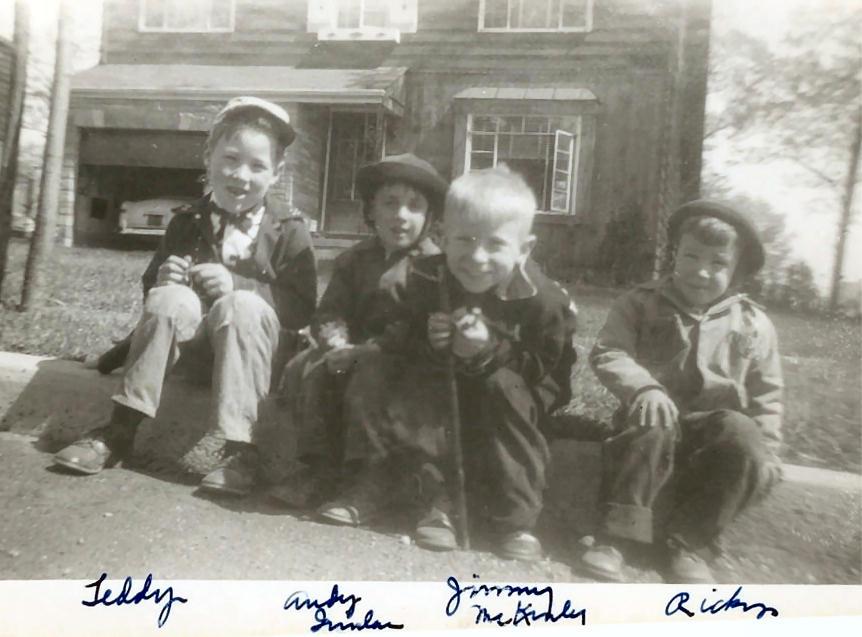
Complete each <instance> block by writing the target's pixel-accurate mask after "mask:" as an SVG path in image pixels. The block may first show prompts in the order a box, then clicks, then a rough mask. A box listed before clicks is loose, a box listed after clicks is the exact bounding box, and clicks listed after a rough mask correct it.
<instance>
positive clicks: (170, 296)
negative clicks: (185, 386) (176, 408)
mask: <svg viewBox="0 0 862 637" xmlns="http://www.w3.org/2000/svg"><path fill="white" fill-rule="evenodd" d="M278 342H279V322H278V317H277V316H276V313H275V310H273V309H272V307H271V306H270V305H269V304H268V303H267V302H266V301H264V300H263V299H262V298H261V297H259V296H258V295H256V294H254V293H253V292H249V291H245V290H237V291H234V292H230V293H228V294H225V295H224V296H222V297H221V298H219V299H218V300H217V301H215V302H214V303H213V304H212V307H209V308H207V306H206V304H205V303H204V302H203V301H202V300H201V299H200V298H199V297H198V295H197V294H196V293H195V292H194V291H193V290H192V289H191V288H189V287H187V286H184V285H165V286H160V287H155V288H153V289H152V290H150V293H149V295H148V296H147V299H146V301H145V303H144V311H143V314H142V316H141V319H140V321H139V322H138V325H137V327H136V328H135V332H134V336H133V337H132V343H131V346H130V348H129V354H128V356H127V358H126V365H125V369H124V371H123V377H122V380H121V382H120V387H119V390H118V391H117V393H116V394H115V395H114V396H113V400H114V402H116V403H118V404H120V405H125V406H126V407H130V408H131V409H134V410H136V411H139V412H141V413H143V414H145V415H146V416H149V417H151V418H152V417H155V415H156V411H157V410H158V407H159V403H160V401H161V394H162V385H163V384H164V381H165V377H166V376H167V375H168V374H169V373H170V371H171V369H172V368H173V367H174V365H175V364H176V363H177V361H178V360H179V358H180V355H181V354H182V355H183V356H187V355H189V356H200V355H201V354H204V355H206V356H208V357H211V359H212V392H213V410H212V412H213V413H212V421H213V422H212V429H213V432H214V433H215V434H217V435H222V436H224V438H226V439H227V440H234V441H237V442H253V428H254V426H255V424H256V422H257V414H258V403H259V402H260V401H261V400H263V399H264V398H265V397H266V396H267V394H268V393H269V389H270V379H271V376H272V361H273V357H274V356H275V354H276V352H277V350H278Z"/></svg>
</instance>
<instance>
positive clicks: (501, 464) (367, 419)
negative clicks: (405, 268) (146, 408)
mask: <svg viewBox="0 0 862 637" xmlns="http://www.w3.org/2000/svg"><path fill="white" fill-rule="evenodd" d="M535 209H536V202H535V198H534V195H533V193H532V191H531V190H530V188H529V187H528V186H527V185H526V183H525V182H524V180H523V179H522V178H521V177H520V176H519V175H517V174H515V173H513V172H511V171H509V170H508V169H507V168H506V167H497V168H493V169H487V170H480V171H475V172H472V173H468V174H466V175H463V176H462V177H459V178H458V179H456V180H455V181H454V182H453V183H452V185H451V187H450V189H449V192H448V194H447V196H446V202H445V211H444V215H443V245H442V248H443V251H444V254H443V255H437V256H432V257H427V258H425V259H422V260H419V261H417V262H416V263H415V265H414V268H413V272H412V273H411V275H410V277H409V278H408V280H407V284H406V288H405V289H404V291H403V295H402V300H403V305H402V306H401V307H402V308H404V314H405V316H404V326H405V330H404V332H403V333H401V334H398V333H397V332H398V330H391V331H390V333H389V338H384V339H382V340H381V347H382V348H383V351H384V354H385V355H388V356H390V358H389V359H388V361H387V362H385V363H384V369H383V373H378V374H374V373H362V374H359V373H357V374H354V379H355V381H354V382H353V383H352V386H351V387H349V388H348V397H347V403H348V404H349V405H351V404H352V405H354V406H356V409H355V410H354V411H353V415H352V417H353V423H354V425H355V426H354V427H353V428H352V430H353V431H357V430H358V431H361V432H363V433H364V437H362V442H360V443H357V442H356V439H353V440H351V439H350V437H348V456H350V453H351V446H352V445H354V444H358V446H359V447H361V452H360V453H361V455H364V456H368V455H370V456H371V457H375V458H378V459H385V458H387V457H391V456H400V457H402V458H406V459H408V461H409V462H410V463H412V470H413V471H414V472H415V474H416V475H417V476H418V478H419V483H420V484H421V485H422V489H423V491H424V494H425V496H426V497H425V499H424V510H423V511H422V512H421V514H420V519H419V522H418V523H417V525H416V530H415V540H416V542H417V544H419V545H420V546H423V547H425V548H428V549H432V550H448V549H451V548H454V547H455V544H456V543H455V535H454V530H453V524H452V520H451V502H452V488H453V485H452V483H451V481H450V480H449V479H448V476H451V455H450V454H451V447H450V446H449V444H448V442H447V440H446V435H445V429H446V427H445V426H444V423H443V422H441V418H440V415H441V410H440V405H441V404H442V405H445V404H446V400H445V396H446V393H445V391H446V390H445V387H444V386H442V385H441V384H440V382H441V380H442V378H444V376H443V375H441V370H442V369H444V366H445V362H446V359H447V357H448V356H450V355H451V356H453V357H454V361H455V372H456V374H455V378H456V383H457V391H458V394H459V398H460V413H459V414H458V415H457V416H458V417H459V418H460V420H461V423H462V440H461V441H460V442H461V444H462V445H463V452H464V457H465V462H464V464H465V468H466V480H467V486H468V491H471V492H477V491H481V490H482V489H484V492H483V499H482V501H481V504H482V505H483V508H484V509H485V513H486V514H487V522H488V523H489V529H490V532H491V534H492V536H493V541H494V545H495V547H496V550H497V552H498V553H499V554H501V555H502V556H504V557H507V558H513V559H523V560H533V559H537V558H538V557H540V555H541V544H540V543H539V540H538V539H537V538H536V537H535V536H534V535H533V533H532V532H533V529H534V527H535V524H536V520H537V518H538V516H539V513H540V512H541V509H542V492H543V490H544V487H545V469H546V465H547V463H548V460H549V452H548V445H547V441H546V440H545V436H544V434H543V424H544V420H545V416H546V415H547V414H549V413H550V412H551V411H552V410H554V409H555V408H557V407H558V406H560V405H561V404H565V403H566V402H567V401H568V399H569V397H570V396H571V388H570V374H571V366H572V364H573V362H574V350H573V347H572V335H573V332H574V322H575V314H574V306H573V304H572V302H571V300H570V299H569V297H568V295H567V294H566V292H565V291H564V290H563V289H562V288H561V287H560V286H559V285H557V284H556V283H555V282H553V281H551V280H550V279H548V278H547V277H545V276H544V275H543V274H542V273H541V272H540V271H539V269H538V267H537V266H536V264H535V263H533V262H532V261H531V260H530V259H529V256H530V252H531V251H532V249H533V246H534V245H535V236H534V235H533V234H532V230H531V228H532V222H533V216H534V213H535ZM444 298H447V299H448V301H449V308H448V309H447V308H444V307H442V305H441V302H442V301H443V299H444ZM395 357H400V360H399V359H397V358H395ZM378 371H379V370H378ZM381 380H382V381H383V382H381ZM423 391H424V395H425V396H427V397H429V400H420V399H417V398H416V397H417V396H422V395H423ZM371 394H373V395H375V396H376V397H377V398H378V399H380V400H382V401H383V402H384V403H386V402H387V401H388V406H387V407H386V408H385V409H382V410H380V411H379V412H376V413H374V414H370V413H367V412H365V413H361V409H362V407H361V405H362V400H363V397H365V398H367V396H369V395H371ZM351 396H353V397H355V400H353V401H352V402H351ZM365 404H368V401H367V400H366V401H365ZM357 412H360V413H357ZM452 417H453V414H447V413H445V410H444V412H443V418H444V419H445V418H452ZM381 476H383V477H381ZM387 480H388V481H387ZM393 485H394V483H393V482H392V478H391V475H390V477H389V478H387V477H386V474H385V473H383V474H381V473H380V472H376V473H375V472H374V471H373V470H371V471H368V472H366V473H365V474H364V477H363V478H361V479H360V480H358V481H357V483H356V484H355V485H354V487H353V488H352V489H350V490H348V492H347V493H345V494H344V496H343V497H342V498H341V499H340V500H338V501H336V502H333V503H330V504H329V506H325V507H323V508H322V509H321V515H322V516H323V517H324V518H328V519H330V520H331V521H342V522H347V523H357V522H361V521H363V520H364V519H365V518H367V517H368V516H369V515H370V514H372V513H374V512H375V511H374V507H375V498H374V496H375V495H380V494H383V493H384V492H391V491H392V490H393ZM369 496H370V497H369ZM345 513H349V514H350V515H345ZM477 513H479V507H478V505H477V506H476V507H473V508H472V509H471V514H472V515H475V517H476V519H477V520H478V518H479V516H478V515H476V514H477Z"/></svg>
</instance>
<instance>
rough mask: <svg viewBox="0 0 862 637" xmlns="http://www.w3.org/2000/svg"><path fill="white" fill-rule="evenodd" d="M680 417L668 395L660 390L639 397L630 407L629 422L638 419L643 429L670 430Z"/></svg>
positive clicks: (647, 391)
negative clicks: (659, 428)
mask: <svg viewBox="0 0 862 637" xmlns="http://www.w3.org/2000/svg"><path fill="white" fill-rule="evenodd" d="M678 417H679V410H678V409H677V408H676V405H675V404H674V402H673V401H672V400H671V399H670V396H668V395H667V394H666V393H664V392H663V391H662V390H660V389H648V390H646V391H645V392H644V393H642V394H641V395H639V396H638V397H637V398H636V399H635V401H634V402H633V403H632V405H631V407H629V422H632V420H634V419H637V423H638V425H640V426H641V427H663V428H665V429H670V428H671V427H673V426H674V424H675V423H676V421H677V418H678Z"/></svg>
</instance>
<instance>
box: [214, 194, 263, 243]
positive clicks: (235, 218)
mask: <svg viewBox="0 0 862 637" xmlns="http://www.w3.org/2000/svg"><path fill="white" fill-rule="evenodd" d="M208 209H209V212H210V214H215V215H218V216H219V218H220V220H221V223H220V225H219V229H218V232H216V239H217V240H219V241H221V240H222V239H223V238H224V231H225V229H226V228H227V226H228V225H232V226H235V227H236V228H237V229H239V230H241V231H242V232H244V233H246V234H247V233H248V231H249V230H251V226H252V217H253V216H254V213H255V212H257V210H258V209H257V208H253V209H251V210H246V211H245V212H242V213H240V214H231V213H229V212H228V211H227V210H224V209H223V208H220V207H219V206H217V205H216V203H215V202H214V201H213V200H212V199H210V201H209V206H208Z"/></svg>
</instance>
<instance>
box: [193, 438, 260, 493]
mask: <svg viewBox="0 0 862 637" xmlns="http://www.w3.org/2000/svg"><path fill="white" fill-rule="evenodd" d="M224 454H225V455H224V459H223V460H222V462H221V464H220V465H219V467H218V468H216V469H215V470H213V471H210V472H209V473H208V474H207V475H205V476H204V479H203V480H201V489H203V490H204V491H210V492H213V493H220V494H221V493H223V494H227V495H238V496H244V495H248V494H249V493H251V491H252V489H253V488H254V486H255V484H256V482H257V479H256V478H257V469H258V465H259V464H260V456H259V455H258V452H257V448H256V447H255V446H254V445H251V444H248V443H233V442H231V441H228V442H227V443H226V444H225V450H224Z"/></svg>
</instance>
